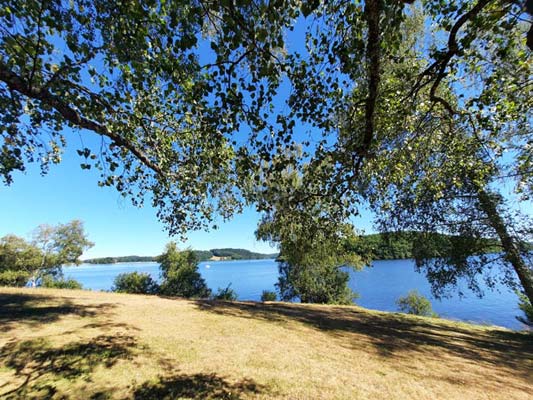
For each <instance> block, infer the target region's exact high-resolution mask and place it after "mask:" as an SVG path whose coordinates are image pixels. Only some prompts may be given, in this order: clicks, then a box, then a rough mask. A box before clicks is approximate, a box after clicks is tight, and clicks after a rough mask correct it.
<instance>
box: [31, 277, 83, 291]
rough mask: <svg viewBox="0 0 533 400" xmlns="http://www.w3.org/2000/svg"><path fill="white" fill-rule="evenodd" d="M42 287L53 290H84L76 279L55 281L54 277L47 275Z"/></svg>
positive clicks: (43, 279) (42, 280) (42, 281)
mask: <svg viewBox="0 0 533 400" xmlns="http://www.w3.org/2000/svg"><path fill="white" fill-rule="evenodd" d="M41 286H42V287H45V288H53V289H78V290H80V289H83V287H82V285H81V283H79V282H78V281H77V280H76V279H64V278H60V279H54V277H52V276H50V275H45V276H44V277H43V278H42V279H41Z"/></svg>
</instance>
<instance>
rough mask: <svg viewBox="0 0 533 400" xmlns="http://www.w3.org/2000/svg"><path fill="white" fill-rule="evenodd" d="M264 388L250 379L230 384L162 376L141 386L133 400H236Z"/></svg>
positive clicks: (204, 376)
mask: <svg viewBox="0 0 533 400" xmlns="http://www.w3.org/2000/svg"><path fill="white" fill-rule="evenodd" d="M263 391H264V388H263V387H261V386H259V385H258V384H257V383H255V382H254V381H253V380H249V379H245V380H242V381H239V382H236V383H231V382H228V381H227V380H225V379H224V378H221V377H219V376H217V375H216V374H192V375H186V374H183V375H177V376H172V377H161V378H159V379H158V380H157V381H151V382H150V381H149V382H145V383H143V384H142V385H140V386H139V387H138V388H137V389H135V391H134V393H133V399H135V400H173V399H195V400H196V399H198V400H200V399H206V400H209V399H227V400H238V399H241V396H242V395H244V394H246V395H250V394H259V393H261V392H263Z"/></svg>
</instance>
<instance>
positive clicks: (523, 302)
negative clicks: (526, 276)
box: [516, 292, 533, 327]
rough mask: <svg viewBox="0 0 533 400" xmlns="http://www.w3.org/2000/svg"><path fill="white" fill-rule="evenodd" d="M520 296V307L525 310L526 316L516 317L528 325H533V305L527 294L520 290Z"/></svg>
mask: <svg viewBox="0 0 533 400" xmlns="http://www.w3.org/2000/svg"><path fill="white" fill-rule="evenodd" d="M518 298H519V300H520V301H519V303H518V307H519V308H520V309H521V310H522V311H523V312H524V316H523V317H522V316H518V317H516V319H517V320H519V321H520V322H522V323H524V324H526V325H528V326H532V327H533V305H532V304H531V302H530V301H529V299H528V298H527V296H526V295H525V294H524V293H522V292H518Z"/></svg>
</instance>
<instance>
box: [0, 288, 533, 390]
mask: <svg viewBox="0 0 533 400" xmlns="http://www.w3.org/2000/svg"><path fill="white" fill-rule="evenodd" d="M0 363H1V364H0V398H7V399H11V398H14V399H18V398H23V399H37V398H52V399H256V398H257V399H461V400H465V399H468V400H470V399H499V398H502V399H503V398H505V399H506V400H508V399H531V394H532V393H533V336H532V335H531V334H526V333H519V332H512V331H508V330H504V329H499V328H498V329H497V328H492V327H481V326H474V325H468V324H462V323H453V322H450V321H444V320H439V319H427V318H417V317H410V316H405V315H401V314H392V313H381V312H373V311H368V310H365V309H362V308H358V307H329V306H308V305H294V304H285V303H268V304H260V303H244V302H235V303H225V302H219V303H213V302H204V301H185V300H174V299H165V298H159V297H151V296H137V295H124V294H112V293H96V292H89V291H68V290H45V289H33V290H29V289H8V288H0Z"/></svg>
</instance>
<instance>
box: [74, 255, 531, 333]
mask: <svg viewBox="0 0 533 400" xmlns="http://www.w3.org/2000/svg"><path fill="white" fill-rule="evenodd" d="M199 270H200V273H201V274H202V276H203V277H204V278H205V280H206V282H207V284H208V286H209V287H210V288H212V289H213V290H214V291H216V290H217V289H218V288H225V287H226V286H228V285H229V284H231V288H232V289H234V290H235V291H236V292H237V294H238V296H239V300H255V301H257V300H259V299H260V297H261V293H262V292H263V290H272V291H274V290H275V287H274V284H275V283H276V281H277V279H278V269H277V264H276V262H275V261H274V260H243V261H215V262H210V261H207V262H201V263H200V265H199ZM133 271H138V272H147V273H149V274H150V275H151V276H152V277H154V278H155V279H158V278H159V264H157V263H123V264H100V265H93V264H82V265H80V266H78V267H66V268H64V272H65V276H66V277H71V278H74V279H76V280H77V281H79V282H80V283H82V284H83V287H84V288H86V289H92V290H110V289H111V287H112V286H113V280H114V279H115V277H116V276H117V275H118V274H120V273H124V272H133ZM350 287H351V288H352V289H353V290H354V291H355V292H357V293H358V294H359V296H360V297H359V298H358V299H357V300H356V304H358V305H360V306H362V307H366V308H370V309H375V310H382V311H397V307H396V303H395V302H396V300H397V299H398V297H400V296H404V295H406V294H407V292H408V291H409V290H412V289H417V290H418V291H419V292H420V293H422V294H423V295H425V296H426V297H428V298H429V299H430V300H431V303H432V305H433V309H434V310H435V312H437V313H438V314H440V315H441V316H442V317H443V318H448V319H455V320H462V321H472V322H477V323H482V324H493V325H499V326H504V327H507V328H511V329H522V328H524V326H523V324H522V323H520V322H519V321H518V320H517V319H516V318H515V316H516V315H521V311H520V309H519V308H518V305H517V303H518V299H517V296H516V294H515V293H514V292H512V291H511V290H510V289H508V288H507V287H505V286H496V288H495V290H489V289H487V290H485V296H484V297H483V298H481V299H480V298H478V297H477V296H475V295H474V294H473V293H471V292H468V291H465V293H466V294H467V295H466V297H462V298H460V297H459V296H458V295H454V296H452V297H450V298H446V299H442V300H440V301H439V300H436V299H434V298H433V297H432V296H431V291H430V285H429V283H428V282H427V280H426V278H425V276H424V275H423V274H420V273H418V272H416V271H415V264H414V261H412V260H387V261H375V262H374V263H373V264H372V267H369V268H365V269H363V270H362V271H357V272H351V273H350Z"/></svg>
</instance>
